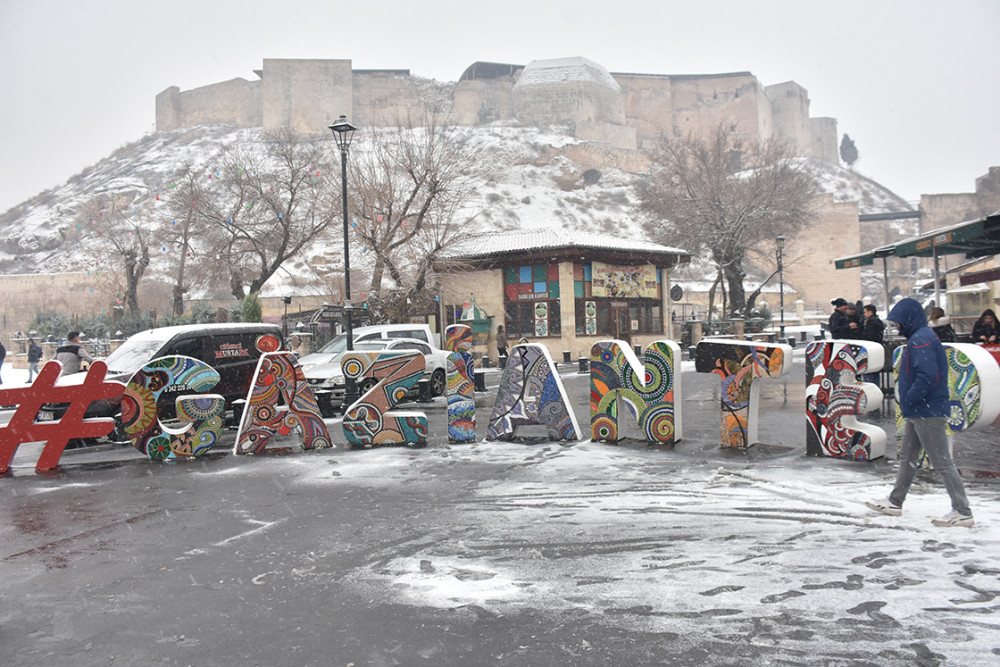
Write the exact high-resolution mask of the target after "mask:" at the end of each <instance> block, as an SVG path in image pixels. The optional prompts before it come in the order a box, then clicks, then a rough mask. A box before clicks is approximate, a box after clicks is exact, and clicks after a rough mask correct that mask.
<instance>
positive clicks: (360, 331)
mask: <svg viewBox="0 0 1000 667" xmlns="http://www.w3.org/2000/svg"><path fill="white" fill-rule="evenodd" d="M352 333H353V334H354V343H355V345H357V344H358V343H361V342H364V341H370V340H390V339H394V338H409V339H412V340H419V341H422V342H424V343H427V344H428V345H430V346H431V347H432V348H433V349H435V350H437V349H440V346H439V345H438V341H437V334H435V333H433V332H432V331H431V328H430V326H429V325H427V324H374V325H372V326H367V327H357V328H356V329H354V331H353V332H352ZM346 349H347V334H346V333H342V334H338V335H337V336H334V337H333V339H332V340H330V342H328V343H327V344H326V345H324V346H323V347H321V348H320V349H319V350H317V351H316V352H313V353H312V354H307V355H305V356H304V357H302V358H301V359H299V365H301V366H302V370H304V371H305V370H308V369H309V368H311V367H312V366H315V365H318V364H328V363H330V362H332V361H333V360H334V358H336V357H337V356H338V355H339V354H340V353H341V352H343V351H344V350H346Z"/></svg>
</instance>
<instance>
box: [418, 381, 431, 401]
mask: <svg viewBox="0 0 1000 667" xmlns="http://www.w3.org/2000/svg"><path fill="white" fill-rule="evenodd" d="M417 388H418V389H419V391H420V395H419V396H418V397H417V401H419V402H420V403H430V402H431V400H432V399H433V398H434V397H433V396H431V383H430V382H428V381H426V380H421V381H420V382H418V383H417Z"/></svg>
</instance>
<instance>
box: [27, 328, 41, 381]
mask: <svg viewBox="0 0 1000 667" xmlns="http://www.w3.org/2000/svg"><path fill="white" fill-rule="evenodd" d="M41 360H42V347H41V345H39V344H38V343H36V342H35V339H34V338H29V339H28V384H31V383H32V381H33V380H34V378H35V376H36V375H38V362H39V361H41Z"/></svg>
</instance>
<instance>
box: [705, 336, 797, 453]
mask: <svg viewBox="0 0 1000 667" xmlns="http://www.w3.org/2000/svg"><path fill="white" fill-rule="evenodd" d="M791 368H792V348H791V347H790V346H788V345H781V344H769V343H752V342H749V341H739V340H725V341H714V340H703V341H701V342H699V343H698V348H697V350H696V352H695V370H696V371H697V372H699V373H715V374H716V375H718V376H719V377H720V379H721V380H722V430H721V433H722V446H723V447H740V448H746V447H749V446H751V445H754V444H756V443H757V407H758V402H759V394H760V389H759V386H758V383H757V382H756V380H758V379H761V378H777V377H781V376H782V375H788V373H789V371H791Z"/></svg>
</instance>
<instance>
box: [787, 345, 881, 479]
mask: <svg viewBox="0 0 1000 667" xmlns="http://www.w3.org/2000/svg"><path fill="white" fill-rule="evenodd" d="M884 363H885V350H884V349H883V347H882V346H881V345H879V344H878V343H867V342H863V341H851V342H847V341H841V340H835V341H823V342H816V343H810V344H809V346H808V347H806V454H808V455H810V456H832V457H834V458H842V459H858V460H867V461H870V460H872V459H877V458H879V457H881V456H885V441H886V435H885V431H883V430H882V429H881V428H879V427H878V426H875V425H873V424H864V423H861V422H859V421H858V420H857V416H856V415H860V414H864V412H865V411H866V409H867V407H868V406H869V405H878V404H879V403H880V402H881V401H882V390H881V389H879V388H878V386H876V385H874V384H872V383H870V382H858V376H859V375H861V374H863V373H875V372H877V371H879V370H881V369H882V366H883V364H884Z"/></svg>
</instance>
